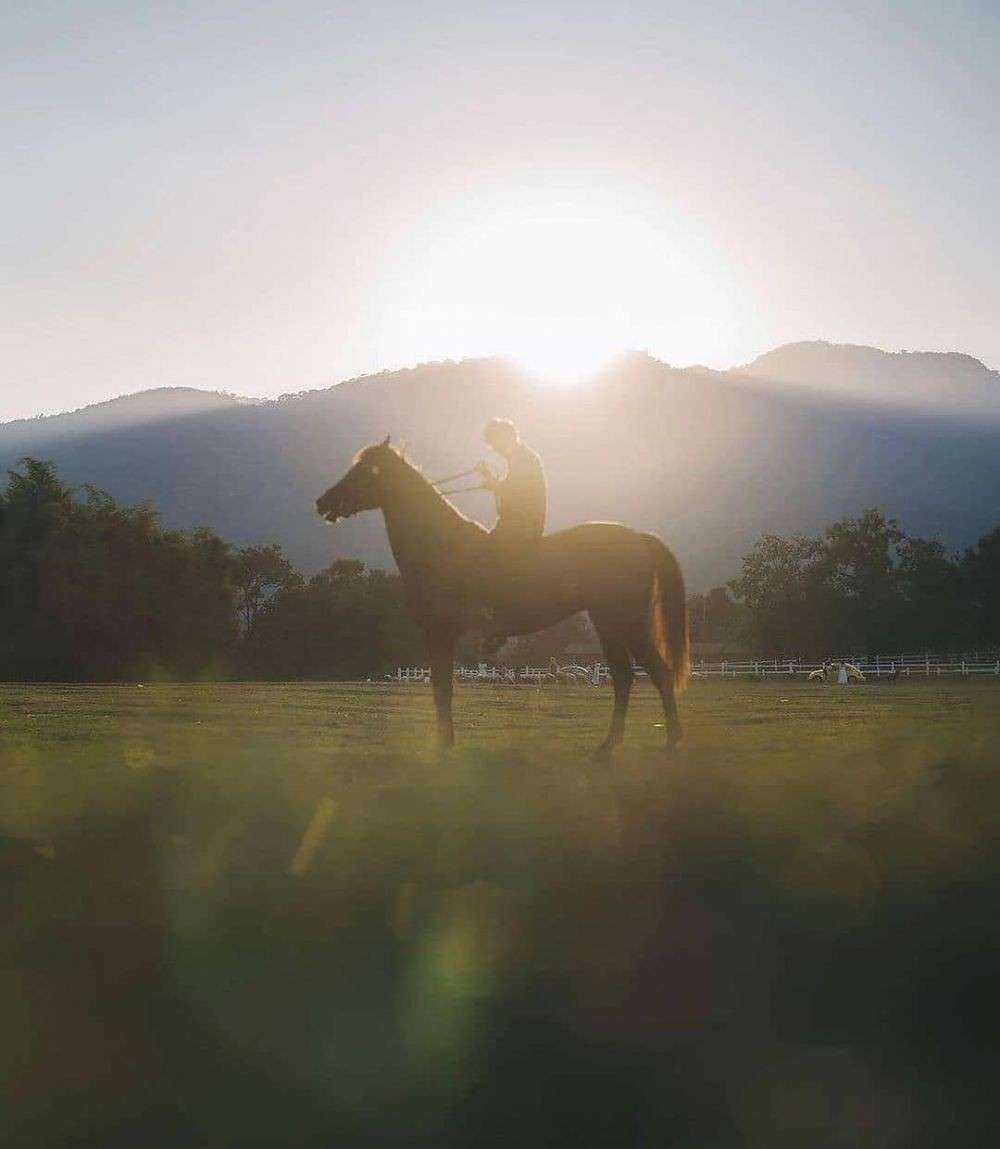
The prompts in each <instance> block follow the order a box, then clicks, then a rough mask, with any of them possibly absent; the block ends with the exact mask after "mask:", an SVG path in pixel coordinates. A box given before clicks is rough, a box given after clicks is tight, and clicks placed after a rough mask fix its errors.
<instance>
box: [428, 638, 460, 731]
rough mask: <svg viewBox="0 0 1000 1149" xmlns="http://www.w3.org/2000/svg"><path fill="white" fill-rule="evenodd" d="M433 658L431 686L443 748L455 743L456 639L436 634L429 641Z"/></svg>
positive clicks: (431, 657)
mask: <svg viewBox="0 0 1000 1149" xmlns="http://www.w3.org/2000/svg"><path fill="white" fill-rule="evenodd" d="M428 647H429V650H430V660H431V686H432V688H433V690H434V709H435V711H436V712H437V743H438V747H439V748H440V749H441V750H446V749H447V748H448V747H449V746H453V745H454V744H455V725H454V723H453V722H452V719H451V696H452V694H453V693H454V690H455V639H454V637H452V636H451V635H449V636H447V637H441V636H435V637H434V638H432V639H430V640H429V641H428Z"/></svg>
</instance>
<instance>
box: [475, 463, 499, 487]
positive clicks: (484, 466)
mask: <svg viewBox="0 0 1000 1149" xmlns="http://www.w3.org/2000/svg"><path fill="white" fill-rule="evenodd" d="M476 474H477V475H478V476H479V477H480V478H481V479H482V480H483V486H484V487H486V488H487V489H488V490H492V489H493V488H494V487H495V486H496V484H497V477H496V475H495V474H494V473H493V469H492V467H490V465H489V463H477V464H476Z"/></svg>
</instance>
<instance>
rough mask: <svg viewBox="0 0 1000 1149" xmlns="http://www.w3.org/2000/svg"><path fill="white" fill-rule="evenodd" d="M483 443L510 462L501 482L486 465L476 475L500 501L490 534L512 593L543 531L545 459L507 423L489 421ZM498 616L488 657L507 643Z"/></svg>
mask: <svg viewBox="0 0 1000 1149" xmlns="http://www.w3.org/2000/svg"><path fill="white" fill-rule="evenodd" d="M483 438H484V439H485V440H486V442H487V443H488V444H489V446H490V447H492V448H493V450H494V451H496V453H497V454H498V455H502V456H503V457H504V458H505V459H506V460H507V474H506V476H505V477H504V478H503V479H501V478H500V477H499V476H498V475H497V474H496V473H495V472H494V471H493V469H492V468H491V467H490V466H489V464H488V463H480V464H479V466H478V467H477V468H476V470H477V471H478V472H479V474H480V475H481V476H482V479H483V486H484V487H485V488H486V489H487V490H490V491H492V492H493V495H494V497H495V499H496V505H497V521H496V525H495V526H494V527H493V530H492V532H491V538H492V539H493V541H494V544H495V546H494V548H493V555H494V557H495V558H496V559H497V560H498V566H499V573H500V577H501V582H502V588H503V590H509V589H510V587H511V575H512V574H514V573H515V572H516V567H517V565H518V563H519V561H520V560H521V559H523V558H525V557H527V556H530V554H531V551H532V550H533V549H534V546H535V544H536V543H537V542H538V541H539V539H541V537H542V533H543V532H544V530H545V501H546V498H545V472H544V471H543V470H542V461H541V459H539V457H538V456H537V455H536V454H535V452H534V451H532V449H531V448H530V447H527V446H525V444H524V443H522V442H521V438H520V436H519V435H518V433H517V428H516V427H515V426H514V424H513V423H511V422H510V420H509V419H491V420H490V421H489V422H488V423H487V424H486V427H485V429H484V430H483ZM515 589H516V584H515ZM503 590H502V591H501V594H500V596H499V597H500V598H501V600H502V598H503ZM497 613H498V612H496V611H494V612H492V617H491V624H492V626H491V633H490V634H488V635H487V637H486V638H485V640H484V642H483V651H484V653H493V654H495V653H496V652H497V651H498V650H499V649H500V647H501V646H503V644H504V642H505V641H506V638H507V635H506V632H505V629H504V628H503V626H502V625H501V623H500V620H499V619H498V617H497Z"/></svg>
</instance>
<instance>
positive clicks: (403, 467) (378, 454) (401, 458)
mask: <svg viewBox="0 0 1000 1149" xmlns="http://www.w3.org/2000/svg"><path fill="white" fill-rule="evenodd" d="M386 456H390V457H391V458H392V460H393V463H394V466H395V468H396V470H397V472H399V473H401V474H403V475H405V476H406V478H407V479H409V480H411V481H415V486H416V487H417V489H418V490H419V491H420V492H421V494H422V495H423V496H424V497H425V498H428V499H430V498H433V500H434V501H435V502H437V503H439V504H441V505H442V506H443V507H446V508H447V509H448V510H449V511H450V512H451V514H452V516H453V517H454V518H455V519H456V520H458V521H459V522H461V523H464V524H466V525H467V526H469V527H473V528H475V529H476V530H478V531H482V532H483V533H486V528H485V527H484V526H483V525H482V523H477V522H476V520H475V519H470V518H469V516H468V515H465V514H463V513H462V512H461V511H460V510H459V509H458V507H456V506H455V504H454V503H453V502H452V501H451V500H450V499H448V498H446V497H445V496H444V495H442V494H441V492H440V491H439V490H438V489H437V487H435V486H434V484H433V483H432V482H431V480H430V479H428V478H427V476H426V475H425V474H424V472H423V470H422V469H421V468H420V466H419V465H418V464H417V463H414V462H412V461H411V460H410V459H408V458H407V457H406V455H405V454H404V453H403V451H402V450H400V448H398V447H394V446H393V445H392V444H391V443H373V444H372V445H371V446H370V447H362V449H361V450H360V451H358V453H357V454H356V455H355V456H354V460H353V461H354V464H355V465H357V464H358V463H361V462H364V461H366V460H368V459H372V460H373V461H374V460H375V459H380V460H381V459H385V457H386Z"/></svg>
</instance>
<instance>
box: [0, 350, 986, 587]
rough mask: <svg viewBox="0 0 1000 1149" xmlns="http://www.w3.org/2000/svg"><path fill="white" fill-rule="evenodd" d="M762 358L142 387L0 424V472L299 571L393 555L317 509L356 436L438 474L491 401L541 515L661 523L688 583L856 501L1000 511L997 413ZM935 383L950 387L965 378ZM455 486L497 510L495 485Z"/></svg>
mask: <svg viewBox="0 0 1000 1149" xmlns="http://www.w3.org/2000/svg"><path fill="white" fill-rule="evenodd" d="M796 346H798V347H818V348H824V347H827V346H828V345H796ZM843 350H844V349H839V348H838V349H834V352H833V356H832V358H833V359H836V358H837V357H838V356H839V354H840V352H841V351H843ZM847 350H849V351H854V350H859V351H862V352H864V351H870V350H873V349H864V348H862V349H847ZM786 352H787V355H784V358H781V356H782V355H783V353H786ZM773 354H775V355H777V356H779V359H778V360H776V361H775V367H774V369H775V371H779V372H780V371H784V372H785V375H784V377H782V378H778V379H775V378H774V377H770V376H765V375H762V374H758V372H757V367H758V366H759V365H760V364H761V363H762V360H758V361H757V364H756V365H751V367H750V368H748V369H746V370H744V371H742V372H735V373H733V372H713V371H707V370H704V369H699V370H695V369H690V370H677V369H674V368H671V367H668V366H666V365H665V364H663V363H660V362H658V361H657V360H655V359H652V358H650V357H648V356H645V355H629V356H624V357H623V358H622V359H620V360H619V361H618V362H617V363H615V364H613V365H612V366H611V367H609V368H608V369H607V370H605V371H604V372H602V373H601V374H600V375H598V376H597V377H596V378H594V379H593V380H591V381H590V382H589V383H588V384H585V385H581V386H579V387H575V388H569V387H566V388H560V387H545V386H543V385H541V384H538V383H537V382H535V381H534V380H533V379H532V378H531V377H529V376H528V375H527V374H525V373H524V372H523V371H521V370H519V369H518V368H517V367H515V366H514V365H512V364H510V363H508V362H506V361H504V360H500V359H481V360H471V361H465V362H461V363H455V362H445V363H433V364H427V365H424V366H422V367H418V368H415V369H413V370H407V371H396V372H386V373H383V374H380V375H373V376H369V377H365V378H361V379H355V380H351V381H348V382H345V383H341V384H338V385H336V386H334V387H330V388H328V389H326V390H320V391H310V392H305V393H303V394H300V395H294V396H287V397H285V398H283V399H279V400H274V401H269V402H249V401H246V400H241V399H239V398H236V397H232V396H226V395H218V394H209V393H205V392H198V391H193V392H192V391H183V392H173V391H168V392H162V391H160V392H147V393H145V394H140V395H138V396H131V397H128V398H126V399H122V400H115V401H114V402H112V403H107V404H102V405H100V406H98V407H90V408H86V409H84V410H82V411H78V412H74V413H72V414H69V415H60V416H56V417H53V418H49V419H37V420H30V421H26V422H18V423H8V424H4V425H0V467H10V466H13V465H14V463H15V462H16V460H17V459H18V458H19V457H20V456H22V455H24V454H26V453H31V454H34V455H37V456H40V457H42V458H48V459H52V460H53V461H54V462H56V463H57V465H58V467H59V469H60V472H61V474H62V475H64V476H65V478H66V479H68V480H69V481H71V482H92V483H95V484H97V485H98V486H101V487H105V488H106V489H108V490H109V491H111V493H112V494H113V495H115V497H117V498H119V499H121V500H125V501H129V502H138V501H140V500H144V499H151V500H153V502H154V503H155V504H156V505H157V506H158V507H159V508H160V509H161V511H162V514H163V518H164V520H165V521H166V522H167V523H168V524H170V525H175V526H181V527H193V526H196V525H207V526H210V527H212V528H213V529H215V530H216V531H218V532H219V533H220V534H221V535H222V536H223V537H225V538H227V539H229V540H231V541H232V542H234V543H237V544H245V543H249V542H256V541H276V542H280V543H281V544H282V545H283V546H284V548H285V550H286V552H287V553H288V554H289V555H290V556H291V557H292V558H293V559H294V560H295V561H296V562H297V563H298V564H299V565H301V566H302V567H304V568H305V569H308V570H315V569H317V568H319V567H321V566H324V565H326V564H327V563H328V562H330V561H331V559H333V558H334V557H347V556H354V557H359V558H362V559H364V560H366V561H368V562H371V563H375V564H379V565H387V564H389V563H390V562H391V558H390V555H389V551H388V547H387V545H386V541H385V535H384V531H383V529H382V524H381V521H380V519H379V517H378V516H376V515H362V516H359V517H358V518H357V519H354V520H351V521H349V522H346V523H341V524H337V526H335V527H330V526H328V525H327V524H324V523H322V522H321V521H320V520H319V518H318V517H317V516H316V514H315V511H314V507H313V503H314V500H315V498H316V496H317V495H318V494H319V493H320V492H321V491H322V490H324V489H325V488H326V487H327V486H328V485H329V484H330V483H331V482H332V481H333V480H335V479H336V478H338V477H339V476H340V475H341V474H342V473H343V471H344V470H345V469H346V467H347V466H348V465H349V462H350V459H351V457H352V455H353V454H354V452H355V451H356V450H357V449H358V448H359V447H361V446H363V445H364V444H366V443H370V442H372V441H374V440H376V439H379V438H382V437H383V436H384V435H385V434H386V433H388V432H391V433H392V436H393V440H394V442H400V443H401V442H404V441H405V442H406V443H407V444H408V452H409V454H410V455H411V456H412V457H413V458H414V459H415V460H416V461H417V462H419V463H420V464H422V465H423V466H424V468H425V470H426V471H427V473H428V474H430V475H432V476H433V475H440V474H447V473H448V472H451V471H457V470H460V469H462V468H464V467H468V466H471V465H472V464H473V463H475V462H476V461H477V460H478V459H480V458H482V457H484V456H485V455H487V454H488V453H487V451H486V449H485V448H484V446H483V444H482V441H481V430H482V425H483V423H484V422H485V420H486V419H487V418H488V417H490V416H492V415H497V414H500V415H506V416H509V417H510V418H513V419H514V420H515V421H516V422H517V423H518V424H519V426H520V427H521V428H522V430H523V433H524V435H525V438H526V439H527V440H528V441H529V442H530V443H531V444H532V445H534V446H536V447H537V448H538V450H539V451H540V452H541V454H542V457H543V459H544V460H545V463H546V467H547V470H548V479H549V487H550V498H551V504H550V527H551V528H553V529H554V528H556V527H560V526H566V525H568V524H570V523H573V522H576V521H579V520H581V519H587V518H608V519H620V520H622V521H625V522H628V523H630V524H632V525H634V526H636V527H641V528H643V529H646V530H654V531H657V532H658V533H660V534H662V535H663V536H664V537H665V538H666V539H668V540H669V541H670V543H671V545H672V546H673V547H674V548H675V549H676V551H677V553H678V554H679V556H680V557H681V560H682V562H683V563H684V565H685V568H686V570H687V572H688V576H689V582H690V584H691V586H692V588H693V589H698V588H700V587H704V586H706V585H711V584H716V583H719V582H721V581H724V580H725V579H727V578H729V577H732V575H734V574H735V573H736V571H737V569H738V565H739V559H740V557H741V555H742V554H744V553H745V551H746V549H747V548H748V547H749V546H750V544H751V543H752V541H753V540H754V538H755V537H756V536H757V535H759V534H760V533H761V532H762V531H776V532H779V533H791V532H795V531H816V530H819V529H820V528H822V527H823V526H825V525H826V524H828V523H829V522H830V521H832V520H833V519H834V518H837V517H839V516H844V515H852V514H856V513H857V512H859V511H860V510H861V509H862V508H863V507H865V506H869V505H878V506H881V507H883V508H884V509H885V510H886V511H887V512H888V513H890V514H893V515H895V516H897V517H898V518H900V520H901V521H902V523H903V525H904V527H905V528H906V529H907V530H909V531H911V532H913V533H918V534H927V535H936V536H939V537H941V538H942V539H943V540H944V541H945V542H946V543H947V544H948V545H949V546H953V547H958V546H961V545H964V544H966V543H969V542H971V541H973V540H974V539H975V538H976V537H978V535H979V534H981V533H983V532H984V531H985V530H987V529H988V528H990V527H992V526H993V525H994V524H995V523H997V522H998V521H1000V450H998V449H997V448H998V444H1000V418H998V419H996V420H993V421H991V417H990V416H989V412H988V411H987V412H986V414H984V415H983V416H982V417H981V418H980V419H979V420H977V421H972V420H970V419H968V418H966V417H965V409H964V408H963V409H962V410H961V411H959V412H958V415H957V416H954V415H952V414H948V415H947V416H946V415H944V414H941V413H938V414H934V415H928V414H927V413H926V412H925V413H918V412H916V411H909V410H906V409H904V408H903V407H900V406H896V407H888V406H884V405H883V406H879V405H877V404H873V403H872V402H870V401H868V400H867V399H865V400H864V401H862V400H860V399H857V398H851V399H847V400H837V399H834V398H833V397H832V396H831V395H830V394H829V393H828V392H826V391H824V390H822V389H820V388H818V387H814V386H811V385H810V386H802V385H801V383H800V381H799V379H797V378H796V379H795V380H792V379H791V378H790V376H791V371H790V369H789V368H788V364H789V363H791V362H793V361H795V362H801V363H804V362H805V361H806V359H807V358H808V354H807V353H805V352H803V353H801V357H800V358H799V359H796V358H795V356H794V355H793V354H792V352H791V350H790V349H785V348H782V349H779V350H778V351H777V352H774V353H773ZM815 354H816V355H817V356H819V355H820V352H819V351H816V353H815ZM875 355H876V357H877V356H880V355H885V353H884V352H876V353H875ZM764 358H765V359H766V357H764ZM942 358H943V359H946V360H947V361H948V362H949V363H950V361H951V357H942ZM955 358H956V360H959V361H961V362H962V363H964V357H955ZM886 360H887V361H888V362H889V363H895V362H896V361H897V357H895V356H887V357H886ZM873 361H875V360H873ZM921 362H923V360H921ZM971 362H973V363H974V362H975V361H971ZM964 370H965V368H964V367H962V371H964ZM983 370H985V368H984V369H983ZM890 374H891V373H890ZM987 374H988V375H989V374H990V373H987ZM990 377H991V378H993V379H995V376H992V375H990ZM940 385H941V387H942V388H943V389H947V388H949V387H952V386H955V387H958V386H961V385H963V384H962V382H961V378H960V377H959V376H958V375H956V377H955V379H952V378H950V377H948V378H944V377H943V376H942V379H941V383H940ZM456 501H458V502H459V503H460V505H461V506H462V508H463V509H465V510H466V511H467V512H469V513H472V514H473V515H474V516H476V517H480V518H481V519H482V520H484V521H487V522H489V521H492V506H491V502H490V500H489V499H488V498H487V497H485V496H483V495H479V494H472V495H466V496H463V497H461V498H460V499H459V500H456Z"/></svg>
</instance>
